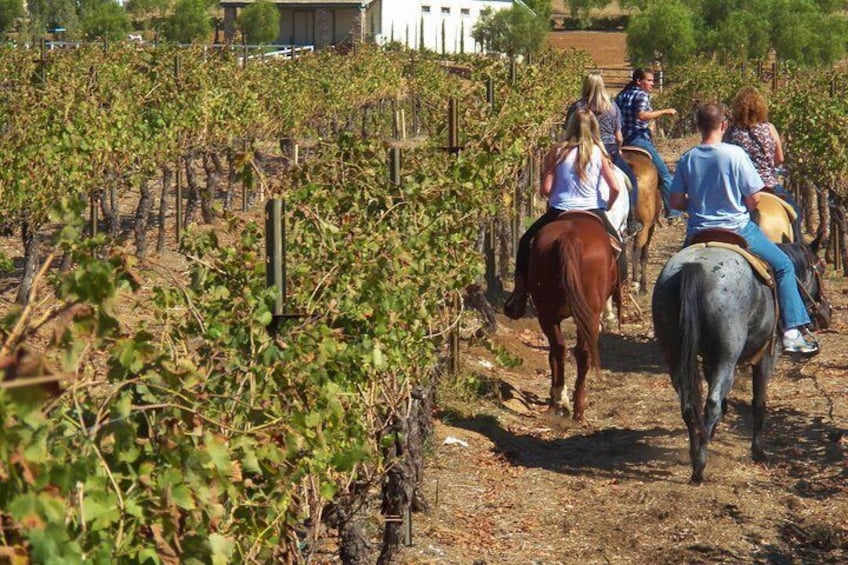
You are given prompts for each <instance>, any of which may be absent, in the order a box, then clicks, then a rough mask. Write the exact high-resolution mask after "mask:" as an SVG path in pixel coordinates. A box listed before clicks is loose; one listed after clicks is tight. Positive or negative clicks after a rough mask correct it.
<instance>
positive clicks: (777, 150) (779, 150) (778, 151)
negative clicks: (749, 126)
mask: <svg viewBox="0 0 848 565" xmlns="http://www.w3.org/2000/svg"><path fill="white" fill-rule="evenodd" d="M768 126H769V130H771V136H772V137H773V138H774V164H775V165H780V164H781V163H783V143H782V142H781V141H780V135H778V133H777V128H776V127H774V125H772V124H771V123H769V125H768Z"/></svg>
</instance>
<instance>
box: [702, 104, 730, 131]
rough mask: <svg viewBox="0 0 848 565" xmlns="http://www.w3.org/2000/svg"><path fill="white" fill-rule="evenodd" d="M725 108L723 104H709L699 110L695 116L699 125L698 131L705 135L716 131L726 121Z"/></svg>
mask: <svg viewBox="0 0 848 565" xmlns="http://www.w3.org/2000/svg"><path fill="white" fill-rule="evenodd" d="M724 119H725V114H724V108H723V107H722V106H721V104H716V103H715V102H709V103H707V104H704V105H703V106H701V107H699V108H698V111H697V113H696V114H695V123H696V124H697V125H698V131H700V132H701V133H703V134H707V133H710V132H711V131H715V130H717V129H718V127H719V126H720V125H721V122H722V121H724Z"/></svg>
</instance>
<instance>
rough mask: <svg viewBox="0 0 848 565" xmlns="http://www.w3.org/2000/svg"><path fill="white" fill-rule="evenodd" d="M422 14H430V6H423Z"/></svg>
mask: <svg viewBox="0 0 848 565" xmlns="http://www.w3.org/2000/svg"><path fill="white" fill-rule="evenodd" d="M421 13H422V14H429V13H430V6H421Z"/></svg>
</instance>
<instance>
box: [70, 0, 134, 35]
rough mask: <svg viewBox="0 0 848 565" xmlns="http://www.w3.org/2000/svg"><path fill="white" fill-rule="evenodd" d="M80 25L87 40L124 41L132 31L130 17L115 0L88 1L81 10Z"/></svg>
mask: <svg viewBox="0 0 848 565" xmlns="http://www.w3.org/2000/svg"><path fill="white" fill-rule="evenodd" d="M80 24H81V26H82V32H83V34H84V35H85V37H86V38H87V39H100V38H106V39H110V40H112V41H119V40H121V39H124V38H125V37H126V35H127V32H128V31H130V29H131V25H130V17H129V14H127V11H126V10H124V8H123V7H121V6H119V5H118V3H117V2H115V1H114V0H87V1H86V2H85V3H84V4H83V5H82V8H81V9H80Z"/></svg>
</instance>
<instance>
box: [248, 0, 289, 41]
mask: <svg viewBox="0 0 848 565" xmlns="http://www.w3.org/2000/svg"><path fill="white" fill-rule="evenodd" d="M237 24H238V28H239V30H240V31H241V34H242V37H244V42H245V43H253V44H258V43H272V42H273V41H274V40H275V39H277V33H278V32H279V30H280V11H279V10H278V9H277V6H275V5H274V4H271V3H270V2H267V1H266V0H260V1H259V2H256V3H255V4H251V5H249V6H247V7H245V8H244V9H243V10H242V11H241V13H240V14H239V16H238V20H237Z"/></svg>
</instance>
